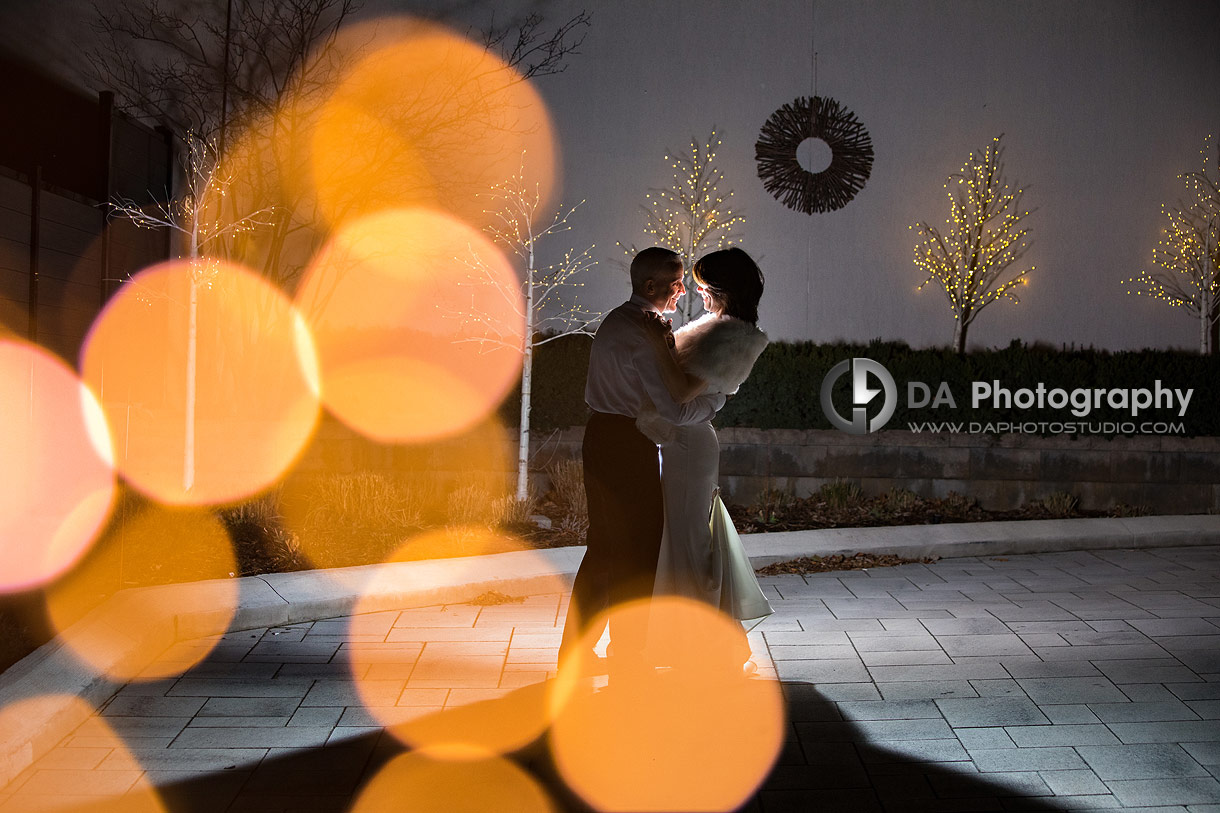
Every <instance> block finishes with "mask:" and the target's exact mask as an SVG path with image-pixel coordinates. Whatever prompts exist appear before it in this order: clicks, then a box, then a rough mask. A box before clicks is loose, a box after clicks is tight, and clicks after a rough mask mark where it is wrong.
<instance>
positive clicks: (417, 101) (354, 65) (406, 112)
mask: <svg viewBox="0 0 1220 813" xmlns="http://www.w3.org/2000/svg"><path fill="white" fill-rule="evenodd" d="M361 38H363V41H361V42H360V44H361V45H364V44H366V43H367V46H366V47H365V48H362V49H360V51H357V50H356V43H357V41H360V40H361ZM341 39H342V40H343V41H342V42H341V43H339V45H338V47H337V50H340V51H343V50H346V51H347V54H346V56H347V57H348V59H350V60H351V66H350V67H349V68H348V69H347V70H346V71H344V73H343V75H342V78H341V79H340V80H339V82H338V84H337V85H336V86H335V88H334V89H333V91H332V92H331V93H330V94H329V96H328V97H327V98H326V99H325V101H324V102H319V101H318V100H317V99H316V98H315V97H313V96H306V97H303V98H302V99H301V100H299V103H298V104H297V105H296V106H294V108H293V111H294V116H295V118H296V119H297V120H304V121H307V122H309V125H308V127H309V133H310V147H309V156H310V159H309V163H310V168H311V173H310V177H311V178H312V181H313V192H314V194H315V195H316V197H317V200H318V202H319V204H320V206H321V210H322V212H323V213H324V215H325V216H326V218H327V219H328V220H329V221H330V222H331V223H332V224H339V223H344V222H347V221H350V220H352V219H354V218H358V217H361V216H364V215H368V214H371V213H373V212H377V211H381V210H384V209H389V208H400V207H403V206H420V205H424V206H430V207H434V208H440V209H442V210H444V211H447V212H449V213H450V214H453V215H455V216H457V217H458V218H459V219H461V220H464V221H466V222H468V223H479V224H483V223H487V222H489V221H488V216H487V214H486V213H485V212H484V209H485V208H486V202H485V200H483V199H481V198H480V197H479V195H481V194H484V193H486V192H488V191H489V190H490V189H491V188H492V187H493V186H494V185H496V184H499V183H504V182H505V181H507V180H508V179H509V178H510V177H511V176H513V175H515V174H517V173H524V176H525V177H526V179H527V180H528V181H529V183H530V185H531V188H532V186H533V184H535V183H537V184H538V188H539V191H540V193H541V198H542V200H543V201H544V205H543V207H542V209H543V211H545V210H546V204H545V202H546V201H549V200H550V197H551V194H552V192H553V190H554V188H555V175H556V157H555V152H556V150H555V140H554V136H553V131H552V126H551V122H550V117H549V115H548V113H547V110H546V105H545V103H544V102H543V100H542V97H541V96H540V95H539V94H538V92H537V91H536V90H535V89H534V87H533V85H532V84H531V83H530V82H528V81H527V80H525V79H524V77H522V75H521V74H520V73H519V72H518V71H516V70H515V69H514V68H512V67H510V66H509V65H507V64H506V63H505V62H504V60H502V59H501V58H500V57H498V56H496V55H495V54H492V53H490V52H489V51H488V49H487V48H486V47H484V46H482V45H479V44H476V43H474V42H471V41H470V40H468V39H466V38H465V37H462V36H460V35H458V34H455V33H453V32H451V31H448V30H446V29H444V28H442V27H440V26H437V25H433V24H427V23H421V22H418V21H415V20H409V19H381V20H377V21H376V22H375V23H372V24H370V25H368V26H362V27H358V29H357V30H355V31H352V32H348V33H347V34H346V35H345V36H344V37H342V38H341ZM357 55H358V56H357ZM353 57H355V58H353ZM284 129H285V132H294V131H293V130H291V129H289V128H284ZM295 132H297V133H299V129H297V130H296V131H295ZM281 154H285V155H289V154H295V153H293V152H291V151H287V150H281Z"/></svg>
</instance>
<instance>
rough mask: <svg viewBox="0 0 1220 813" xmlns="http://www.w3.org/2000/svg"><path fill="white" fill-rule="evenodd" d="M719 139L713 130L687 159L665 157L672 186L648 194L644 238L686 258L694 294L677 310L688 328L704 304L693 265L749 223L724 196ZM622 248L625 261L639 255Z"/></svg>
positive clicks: (688, 282)
mask: <svg viewBox="0 0 1220 813" xmlns="http://www.w3.org/2000/svg"><path fill="white" fill-rule="evenodd" d="M720 143H721V142H720V138H719V137H718V136H717V134H716V131H715V130H714V129H713V130H712V134H711V135H710V136H708V139H707V142H706V143H705V144H700V143H699V142H698V141H697V140H695V139H694V138H692V139H691V142H690V149H689V152H688V153H685V154H675V155H673V156H670V155H666V156H665V160H666V161H669V162H671V163H670V167H671V168H672V169H673V170H674V174H673V181H672V182H671V183H670V185H669V186H667V187H665V188H663V189H650V190H649V191H648V194H647V195H645V196H644V197H645V200H647V203H645V204H644V205H643V207H641V208H643V210H644V213H645V215H646V217H647V220H646V222H645V225H644V233H645V234H647V235H648V236H649V237H650V238H651V243H650V245H657V246H664V247H665V248H668V249H670V250H671V251H676V252H677V253H678V254H680V255H681V256H682V263H683V265H685V266H686V276H685V278H684V279H683V282H684V284H685V285H686V287H687V289H688V290H690V291H691V292H692V293H691V294H690V295H688V296H685V297H683V298H682V301H681V303H680V305H679V311H678V313H679V321H680V322H682V323H686V322H689V321H691V320H692V319H694V318H695V317H696V316H698V315H699V314H700V313H701V312H702V310H703V303H702V301H701V300H700V299H699V297H697V296H694V295H693V292H694V289H695V281H694V278H693V277H692V276H691V268H692V267H693V266H694V264H695V260H696V259H698V258H699V257H700V256H702V255H703V254H705V253H707V252H709V251H715V250H717V249H722V248H726V247H728V246H731V245H733V243H735V242H737V241H738V234H737V232H736V231H735V229H736V227H738V226H740V225H741V224H742V223H745V222H746V219H745V217H744V216H742V215H739V214H737V213H736V212H734V211H733V208H732V205H731V204H732V200H731V198H732V197H733V191H732V190H728V191H722V190H721V189H720V184H721V183H723V182H724V172H723V171H722V170H721V169H720V167H718V166H717V165H716V148H717V147H719V146H720ZM618 245H619V247H620V248H623V250H624V252H625V253H626V255H627V257H628V258H630V257H634V256H635V254H636V252H637V251H639V249H638V248H636V246H635V245H632V246H631V247H630V248H628V247H626V246H623V244H622V243H619V244H618Z"/></svg>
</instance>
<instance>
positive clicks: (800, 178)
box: [754, 96, 873, 215]
mask: <svg viewBox="0 0 1220 813" xmlns="http://www.w3.org/2000/svg"><path fill="white" fill-rule="evenodd" d="M807 138H820V139H821V140H822V141H825V142H826V145H827V146H828V147H830V153H831V158H830V166H828V167H826V169H824V170H822V171H821V172H810V171H808V170H807V169H805V168H804V167H802V166H801V165H800V162H799V161H797V159H796V150H797V147H799V146H800V144H801V142H802V141H804V140H805V139H807ZM754 160H755V161H756V162H757V163H758V177H759V178H760V179H762V182H763V186H765V187H766V188H767V191H768V192H770V193H771V194H772V195H774V196H775V199H776V200H778V201H779V202H781V203H783V204H784V205H785V206H787V207H789V208H790V209H796V210H797V211H798V212H804V213H805V214H807V215H808V214H813V213H814V212H833V211H834V210H835V209H842V208H843V207H844V206H846V205H847V204H848V202H850V201H851V199H852V198H854V197H855V196H856V193H857V192H859V191H860V190H861V189H863V188H864V183H865V181H867V180H868V175H869V172H870V171H871V170H872V168H873V142H872V139H871V138H869V135H868V130H865V129H864V125H863V124H861V123H860V120H859V119H857V118H856V114H855V113H852V112H851V111H850V110H848V109H847V108H846V107H843V106H842V105H841V104H839V103H838V102H837V101H835V100H834V99H830V98H827V97H824V96H813V97H809V96H801V97H800V98H798V99H796V101H794V102H792V103H791V104H786V105H784V106H783V107H781V108H780V109H779V110H776V111H775V112H774V113H772V114H771V118H769V119H767V123H766V124H764V125H763V128H762V132H761V133H760V134H759V138H758V141H757V143H755V145H754Z"/></svg>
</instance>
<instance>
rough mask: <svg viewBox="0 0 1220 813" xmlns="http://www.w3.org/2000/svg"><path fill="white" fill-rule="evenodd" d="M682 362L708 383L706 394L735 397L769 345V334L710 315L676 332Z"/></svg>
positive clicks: (723, 317)
mask: <svg viewBox="0 0 1220 813" xmlns="http://www.w3.org/2000/svg"><path fill="white" fill-rule="evenodd" d="M674 341H675V342H677V353H678V363H679V364H680V365H681V366H682V369H683V370H686V372H688V373H690V374H691V375H694V376H697V377H699V378H702V379H703V380H704V381H706V382H707V389H706V390H705V392H709V393H710V392H722V393H724V394H726V395H732V394H733V393H735V392H737V390H738V389H739V388H740V387H741V384H742V382H743V381H745V380H746V378H747V377H749V375H750V370H751V369H753V367H754V362H755V361H757V360H758V357H759V356H760V355H762V351H763V349H764V348H766V346H767V341H768V339H767V334H766V333H763V332H762V331H761V330H759V329H758V328H757V327H755V326H754V325H752V324H750V323H749V322H743V321H742V320H741V319H737V318H735V317H732V316H717V315H716V314H714V313H709V314H706V315H704V316H701V317H700V318H698V319H696V320H695V321H693V322H691V323H690V324H688V325H683V326H682V327H680V328H678V329H677V330H676V331H674Z"/></svg>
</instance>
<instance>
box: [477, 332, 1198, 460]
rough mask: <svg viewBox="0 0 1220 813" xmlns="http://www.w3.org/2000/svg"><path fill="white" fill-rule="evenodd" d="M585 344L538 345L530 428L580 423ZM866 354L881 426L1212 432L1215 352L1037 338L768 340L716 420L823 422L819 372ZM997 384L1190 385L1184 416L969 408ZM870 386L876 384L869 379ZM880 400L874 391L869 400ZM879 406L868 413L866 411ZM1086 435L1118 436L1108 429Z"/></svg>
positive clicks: (581, 340)
mask: <svg viewBox="0 0 1220 813" xmlns="http://www.w3.org/2000/svg"><path fill="white" fill-rule="evenodd" d="M590 345H591V341H590V340H589V339H588V338H587V337H584V336H568V337H563V338H560V339H557V340H555V341H552V342H550V343H548V344H546V345H543V346H542V347H540V348H538V353H537V355H536V356H535V362H534V395H533V409H532V421H531V423H532V425H533V429H534V430H537V431H547V430H550V429H556V428H562V427H567V426H579V425H582V424H583V423H584V421H585V420H586V418H587V417H588V408H587V407H586V406H585V404H584V385H585V374H586V371H587V370H588V359H589V347H590ZM850 358H869V359H873V360H874V361H878V362H880V363H881V364H883V365H884V366H885V367H886V369H887V370H889V372H890V374H891V375H892V376H893V377H894V380H895V382H896V385H897V389H898V393H897V394H898V405H897V408H896V410H895V412H894V416H893V417H892V418H891V419H890V421H889V423H888V424H887V428H889V429H905V428H906V427H907V424H909V423H926V422H956V423H967V424H968V423H972V422H973V423H977V424H981V425H983V426H984V427H985V426H986V425H987V424H993V425H994V424H998V423H1029V422H1042V423H1089V424H1093V425H1097V424H1101V423H1109V424H1122V423H1135V424H1136V425H1137V426H1138V425H1139V424H1140V423H1142V422H1144V421H1163V422H1180V423H1182V424H1184V427H1185V432H1184V434H1185V435H1187V436H1217V435H1220V409H1218V408H1217V407H1220V375H1218V374H1220V357H1217V356H1200V355H1198V354H1195V353H1188V352H1183V351H1173V350H1141V351H1123V352H1115V353H1112V352H1108V351H1105V350H1093V349H1088V350H1056V349H1053V348H1050V347H1047V346H1045V345H1033V346H1029V345H1025V344H1023V343H1021V342H1020V341H1014V342H1013V343H1012V344H1010V345H1009V346H1008V347H1006V348H1003V349H999V350H980V351H975V352H972V353H967V354H965V355H958V354H956V353H954V352H953V351H952V350H949V349H926V350H913V349H911V348H910V347H908V346H907V345H906V344H904V343H902V342H881V341H873V342H869V343H867V344H852V343H842V342H839V343H835V344H815V343H813V342H792V343H789V342H775V343H773V344H771V345H770V346H768V347H767V349H766V350H765V351H764V352H763V354H762V357H761V358H759V360H758V363H757V364H756V365H755V367H754V371H753V373H752V374H751V375H750V378H749V380H748V381H746V383H745V384H744V385H743V386H742V388H741V391H740V392H739V393H738V394H737V395H736V396H734V397H732V398H730V399H729V402H728V404H727V405H726V406H725V408H724V409H723V410H722V411H721V413H720V415H719V417H718V418H717V420H716V424H717V425H718V426H748V427H754V428H758V429H830V428H831V425H830V423H829V422H828V421H827V420H826V417H825V415H823V414H822V408H821V404H820V397H819V392H820V389H821V385H822V379H823V378H824V377H825V376H826V374H827V373H828V372H829V371H830V369H831V368H832V367H833V366H834V365H835V364H837V363H839V362H840V361H843V360H845V359H850ZM850 379H851V376H849V375H844V376H843V377H841V378H840V379H839V381H838V382H837V384H836V388H835V394H836V395H835V403H836V404H838V405H839V409H840V411H842V412H843V413H844V415H845V417H846V416H847V413H848V410H849V409H850V407H851V395H850V386H851V381H850ZM997 380H998V381H999V382H1000V385H1001V386H1002V387H1005V388H1007V389H1009V390H1011V391H1014V392H1015V391H1016V390H1018V389H1022V388H1027V389H1033V388H1034V387H1035V386H1036V385H1037V384H1038V383H1042V384H1044V385H1045V387H1046V389H1047V390H1052V389H1056V388H1059V389H1063V390H1066V391H1067V392H1069V393H1070V392H1071V391H1072V390H1074V389H1078V388H1105V389H1141V388H1142V389H1152V388H1153V386H1154V382H1155V381H1157V380H1160V381H1161V383H1162V386H1163V387H1168V388H1172V389H1180V390H1187V389H1192V390H1194V393H1193V394H1192V396H1191V399H1190V403H1189V407H1188V410H1187V412H1186V415H1185V416H1184V417H1179V416H1178V411H1177V409H1176V408H1174V409H1156V408H1149V409H1145V410H1142V411H1141V412H1140V415H1139V416H1138V417H1132V416H1131V413H1130V410H1129V409H1121V408H1113V407H1110V406H1108V405H1107V404H1104V403H1103V405H1102V407H1101V408H1094V409H1092V411H1091V412H1090V414H1089V415H1088V416H1087V417H1078V416H1075V415H1073V414H1072V413H1071V411H1070V409H1071V407H1070V405H1069V406H1068V407H1067V408H1064V409H1051V408H1045V409H1043V410H1037V409H1030V410H1020V409H1016V408H1011V407H1010V408H1003V407H1001V408H993V407H992V405H991V402H990V401H987V402H986V403H984V404H980V406H979V408H978V409H974V408H973V407H972V406H971V382H974V381H987V382H991V381H997ZM911 381H920V382H924V383H926V384H927V385H928V386H929V388H930V391H931V395H932V396H935V394H936V392H937V388H938V386H939V383H940V382H942V381H944V382H947V383H948V386H949V389H950V391H951V393H952V395H953V397H954V399H955V401H956V408H955V409H954V408H950V407H948V406H941V407H939V408H937V409H931V408H923V409H912V408H910V407H909V406H908V403H907V395H908V393H907V383H908V382H911ZM870 386H874V387H875V386H876V382H874V381H871V379H870ZM876 400H877V401H878V403H879V402H880V397H878V398H877V399H876ZM519 405H520V396H519V392H516V393H514V394H512V395H510V396H509V397H508V399H507V400H506V401H505V402H504V404H503V406H502V408H501V410H500V414H501V417H502V418H503V419H504V420H505V421H506V422H507V423H508V425H510V426H511V425H515V423H516V420H517V414H518V412H519ZM877 409H878V407H873V408H872V409H871V410H870V415H871V414H875V413H876V411H877ZM1088 434H1103V435H1105V434H1108V435H1113V434H1122V430H1121V428H1117V431H1102V432H1098V431H1096V430H1095V429H1093V430H1089V431H1088Z"/></svg>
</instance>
